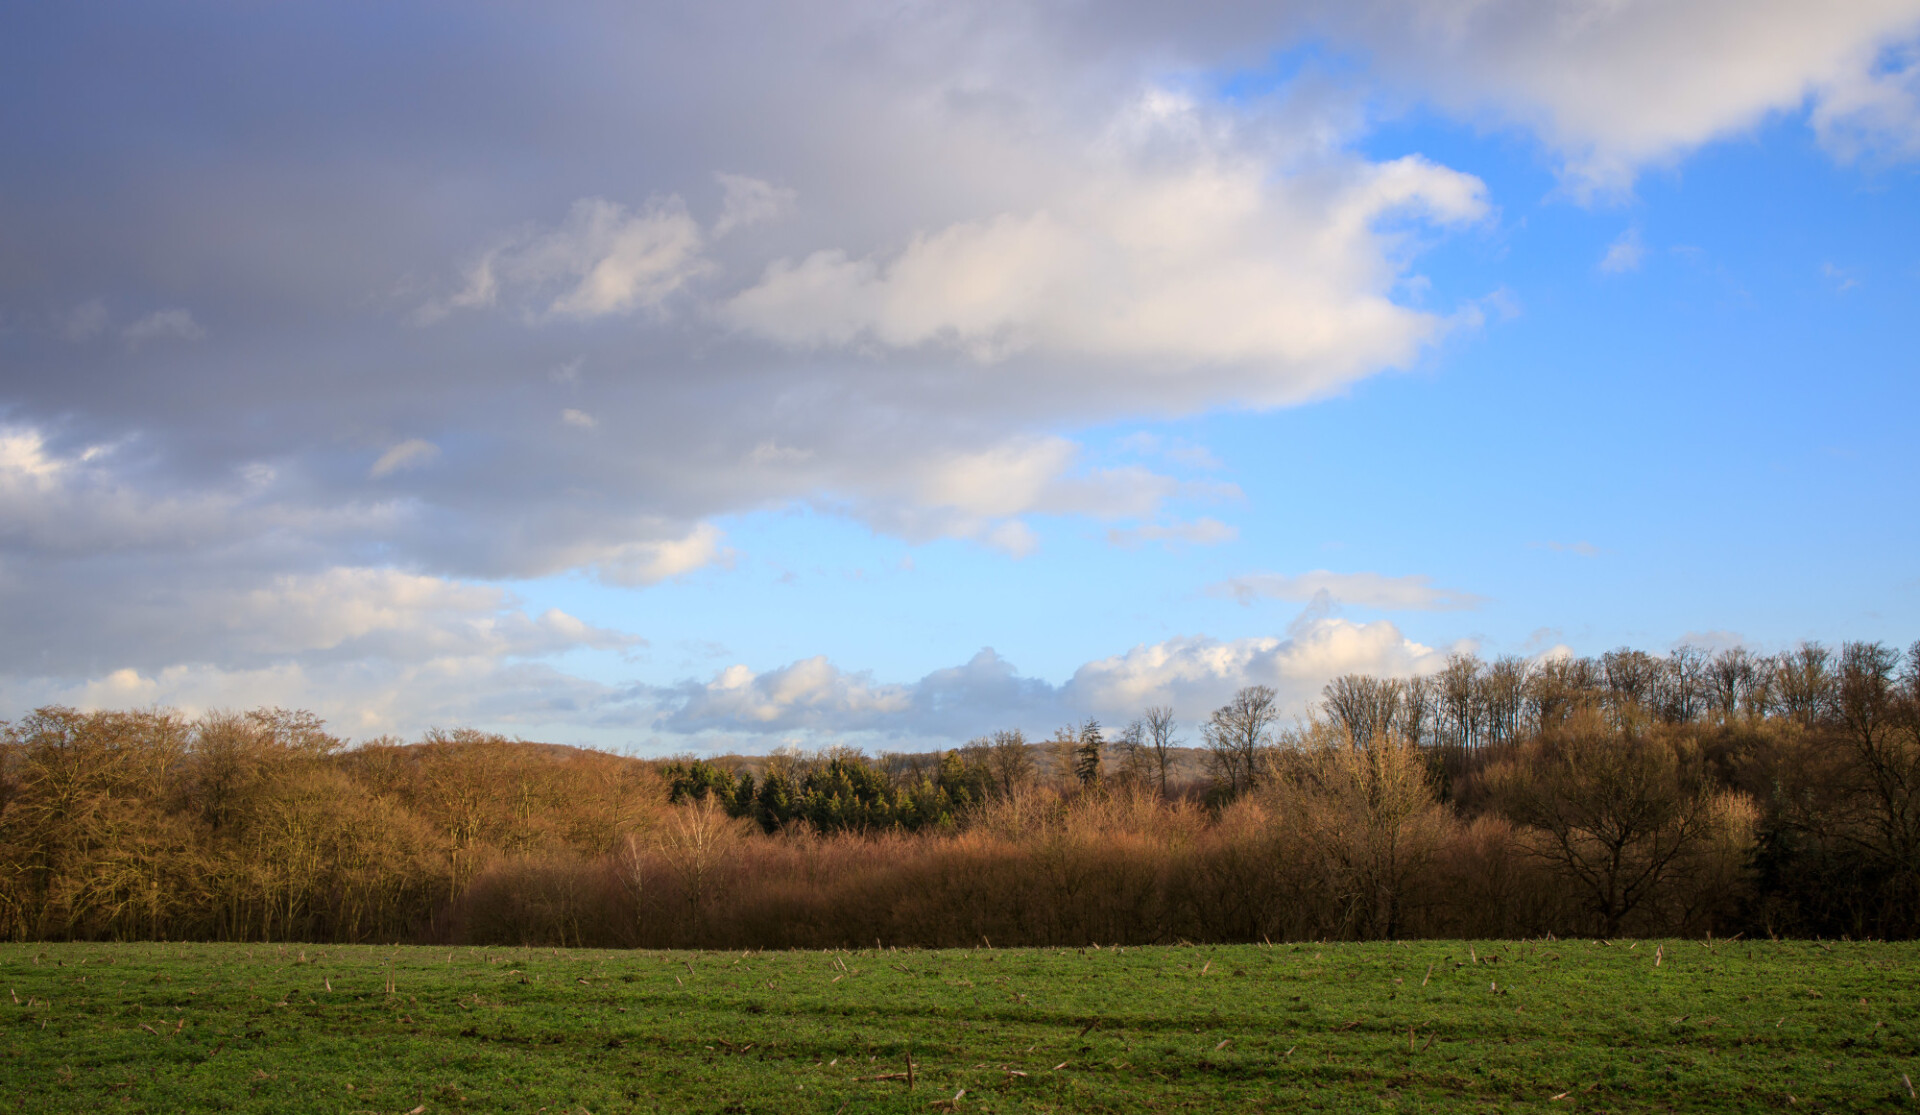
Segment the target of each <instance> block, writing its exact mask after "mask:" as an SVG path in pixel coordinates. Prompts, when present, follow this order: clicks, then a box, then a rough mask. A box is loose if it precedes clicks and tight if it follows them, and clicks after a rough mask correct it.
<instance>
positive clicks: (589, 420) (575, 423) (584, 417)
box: [560, 407, 600, 430]
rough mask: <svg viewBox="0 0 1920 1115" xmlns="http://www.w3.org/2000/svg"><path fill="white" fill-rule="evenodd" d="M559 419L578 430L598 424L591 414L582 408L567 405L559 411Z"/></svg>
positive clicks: (591, 427) (587, 428)
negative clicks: (577, 408)
mask: <svg viewBox="0 0 1920 1115" xmlns="http://www.w3.org/2000/svg"><path fill="white" fill-rule="evenodd" d="M560 421H562V422H565V423H566V424H567V425H569V426H572V427H574V428H575V429H579V430H591V429H593V428H594V427H595V426H598V425H599V424H600V423H599V421H598V420H597V419H595V418H594V416H593V415H591V414H588V413H587V412H586V411H584V410H575V409H573V408H572V407H568V408H567V409H565V410H563V411H561V412H560Z"/></svg>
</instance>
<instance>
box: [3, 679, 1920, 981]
mask: <svg viewBox="0 0 1920 1115" xmlns="http://www.w3.org/2000/svg"><path fill="white" fill-rule="evenodd" d="M1743 933H1744V934H1747V935H1750V936H1763V935H1764V936H1776V937H1778V936H1804V937H1831V938H1853V939H1872V938H1910V937H1914V936H1915V935H1916V933H1920V643H1916V644H1915V645H1914V646H1913V647H1912V648H1910V649H1909V650H1907V651H1906V652H1904V653H1902V652H1900V651H1898V650H1897V649H1895V648H1892V647H1889V646H1886V645H1884V644H1879V643H1865V642H1851V643H1845V644H1843V645H1841V646H1839V647H1838V648H1837V649H1835V648H1830V647H1827V646H1823V645H1820V644H1817V643H1806V644H1802V645H1800V646H1798V647H1796V648H1794V649H1793V650H1791V651H1788V652H1785V653H1782V654H1779V655H1772V656H1767V655H1759V654H1755V653H1752V652H1749V651H1746V650H1742V649H1730V650H1721V651H1718V652H1713V653H1709V652H1706V651H1701V650H1697V649H1694V648H1690V647H1682V648H1680V649H1677V650H1675V651H1673V652H1671V653H1668V654H1664V655H1656V654H1650V653H1647V652H1643V651H1637V650H1631V649H1624V648H1623V649H1621V650H1617V651H1613V652H1609V653H1607V654H1604V655H1601V656H1599V657H1597V658H1571V657H1563V658H1550V659H1545V660H1529V659H1521V658H1516V657H1504V658H1499V659H1496V660H1494V661H1490V662H1489V661H1484V660H1481V659H1479V658H1476V657H1474V656H1472V655H1466V654H1460V655H1455V656H1453V657H1451V658H1450V659H1449V660H1448V661H1447V664H1446V666H1445V667H1444V668H1443V669H1441V670H1439V671H1438V672H1436V673H1433V674H1430V675H1427V676H1423V677H1416V678H1411V679H1405V678H1398V679H1396V678H1377V677H1369V676H1363V675H1349V676H1345V677H1340V678H1337V679H1335V680H1334V681H1332V682H1331V683H1329V684H1328V685H1327V686H1326V687H1325V690H1324V691H1323V693H1322V695H1321V699H1320V700H1319V701H1318V703H1317V704H1316V706H1315V707H1313V708H1310V709H1306V710H1302V711H1300V712H1298V713H1296V712H1294V711H1292V710H1288V709H1286V708H1284V707H1283V706H1282V704H1281V702H1280V700H1279V698H1278V697H1277V695H1276V694H1275V692H1274V691H1273V690H1272V689H1270V688H1267V687H1264V686H1253V687H1249V688H1246V689H1242V690H1240V691H1239V692H1238V693H1236V694H1234V695H1233V697H1232V699H1231V700H1229V701H1228V702H1227V703H1226V704H1224V705H1222V706H1221V707H1219V708H1217V709H1214V710H1211V711H1210V712H1207V713H1206V714H1204V716H1202V717H1199V718H1197V719H1195V720H1187V721H1182V720H1179V719H1177V718H1176V715H1175V710H1173V709H1170V708H1165V707H1157V708H1150V709H1145V710H1142V713H1141V715H1140V716H1139V718H1138V719H1137V720H1134V721H1133V722H1131V723H1128V724H1125V725H1114V726H1103V725H1101V724H1098V723H1095V722H1093V721H1087V722H1085V723H1080V724H1075V725H1070V726H1066V727H1062V728H1060V729H1059V730H1057V731H1055V732H1054V733H1053V735H1052V736H1051V737H1047V738H1034V739H1029V738H1028V737H1027V736H1026V735H1025V734H1023V732H1022V731H1019V730H1015V729H1008V730H1005V731H1000V732H995V733H993V734H991V735H989V736H986V737H982V738H980V739H977V740H974V741H972V742H970V743H968V744H966V745H965V746H963V747H958V748H955V749H952V750H949V751H945V752H942V753H937V754H883V755H880V756H877V757H875V756H869V755H867V754H864V753H862V752H859V751H856V750H853V749H849V748H829V749H826V750H824V751H821V752H818V753H814V754H798V753H777V754H774V755H771V756H755V757H745V756H727V757H720V758H713V757H707V758H693V757H682V758H676V759H670V760H646V759H638V758H633V757H630V756H623V755H618V754H612V753H606V752H597V751H589V750H582V749H578V748H572V747H562V746H555V745H548V744H540V743H529V742H525V741H519V740H512V739H507V738H502V737H499V736H494V735H489V734H485V733H481V732H477V731H472V730H453V731H432V732H428V733H427V734H425V735H424V736H423V737H422V738H420V739H419V740H417V741H414V742H410V743H409V742H403V741H399V740H395V739H377V740H371V741H365V742H361V743H358V744H355V745H352V746H349V745H348V744H347V743H346V742H345V741H343V740H341V739H339V738H338V737H336V736H334V735H332V734H329V733H328V732H327V730H326V725H325V724H324V723H323V722H321V721H320V720H319V719H318V718H316V717H314V716H313V715H311V714H308V713H303V712H290V711H286V710H280V709H260V710H254V711H251V712H245V713H237V712H217V713H209V714H206V715H203V716H199V717H197V718H187V717H184V716H182V715H179V714H176V713H173V712H170V711H167V710H135V711H94V712H82V711H77V710H74V709H70V708H62V707H47V708H42V709H39V710H37V711H35V712H33V713H31V714H30V715H27V716H24V717H21V718H20V719H18V720H17V721H14V722H11V723H8V724H6V725H5V729H4V733H3V734H0V937H3V938H6V939H12V940H132V939H144V940H209V941H307V942H418V943H443V942H460V943H472V944H483V943H484V944H516V945H518V944H526V945H533V944H539V945H558V946H612V947H625V946H646V947H697V948H721V947H732V948H741V947H766V948H775V947H843V946H851V945H872V944H874V943H876V942H879V943H881V944H884V945H896V946H909V945H919V946H939V945H949V946H951V945H971V944H976V943H981V942H988V943H991V944H995V945H1009V946H1011V945H1027V944H1031V945H1086V944H1092V943H1101V944H1147V943H1171V942H1179V941H1189V942H1201V941H1210V942H1234V941H1242V942H1244V941H1262V940H1273V941H1280V940H1285V939H1294V940H1300V939H1316V940H1317V939H1361V940H1364V939H1405V938H1416V937H1522V936H1527V937H1539V936H1545V935H1548V934H1556V935H1561V936H1568V935H1594V936H1604V937H1614V936H1646V935H1693V936H1701V935H1708V934H1710V935H1713V936H1716V937H1732V936H1736V935H1738V934H1743Z"/></svg>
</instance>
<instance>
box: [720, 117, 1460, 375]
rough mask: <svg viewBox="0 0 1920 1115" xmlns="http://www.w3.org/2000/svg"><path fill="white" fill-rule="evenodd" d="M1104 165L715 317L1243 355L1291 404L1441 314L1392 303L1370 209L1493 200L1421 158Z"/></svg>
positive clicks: (802, 341) (1018, 346) (885, 343)
mask: <svg viewBox="0 0 1920 1115" xmlns="http://www.w3.org/2000/svg"><path fill="white" fill-rule="evenodd" d="M1185 111H1188V112H1193V111H1197V110H1192V109H1188V110H1185ZM1099 171H1104V173H1100V172H1098V171H1096V173H1095V174H1092V175H1089V180H1088V181H1087V182H1086V183H1085V184H1084V185H1082V186H1080V187H1079V188H1078V189H1076V190H1073V191H1069V192H1067V193H1065V194H1064V195H1062V196H1059V197H1057V198H1051V199H1047V200H1048V202H1049V205H1048V208H1046V209H1042V210H1037V211H1033V212H1027V213H1003V214H998V215H995V216H993V217H990V218H986V219H982V220H973V221H965V222H959V223H955V224H950V225H947V226H944V227H941V228H936V229H929V230H923V231H918V232H916V233H915V234H914V236H913V238H912V239H911V240H910V242H909V243H908V244H907V245H906V247H904V248H903V249H901V250H899V251H897V252H891V253H885V254H879V253H876V254H868V255H864V256H853V255H850V254H849V253H848V252H847V251H845V250H844V249H840V248H832V249H822V250H820V251H816V252H814V253H812V254H810V255H808V256H806V257H805V258H803V259H799V260H792V259H781V260H776V261H775V262H774V263H772V264H771V265H769V267H768V268H767V271H766V274H765V275H764V276H763V277H762V279H761V281H760V282H759V284H757V285H756V286H753V287H751V288H749V289H747V290H745V291H742V292H741V293H739V294H737V295H735V296H734V297H733V298H732V299H731V300H730V301H729V302H728V303H727V304H726V307H725V310H724V314H725V317H726V319H727V320H729V321H730V322H732V323H733V324H734V325H736V326H737V327H738V328H740V329H743V330H745V331H747V332H750V333H754V334H757V335H759V336H763V337H766V338H768V339H770V340H773V341H776V342H779V343H781V344H785V345H791V346H794V347H800V348H818V347H847V346H854V347H858V346H862V345H878V346H881V347H883V348H895V349H906V348H916V347H921V346H929V345H932V346H938V347H944V348H950V349H953V350H956V351H958V352H961V353H964V354H965V355H966V356H968V357H969V358H971V359H973V360H976V361H981V362H996V361H1000V360H1004V359H1006V358H1008V357H1010V356H1012V355H1014V354H1018V353H1024V352H1034V353H1041V354H1049V355H1055V356H1070V357H1092V358H1097V359H1102V360H1109V361H1111V360H1127V361H1139V362H1142V363H1144V364H1147V365H1149V366H1158V367H1183V366H1190V365H1193V364H1201V365H1226V366H1238V367H1244V368H1246V369H1247V371H1246V372H1245V374H1244V375H1243V376H1242V377H1240V378H1237V379H1235V380H1234V381H1232V383H1231V386H1229V387H1227V388H1226V389H1227V390H1228V391H1231V392H1233V393H1235V394H1238V395H1241V396H1242V397H1243V398H1245V399H1247V400H1248V401H1256V402H1266V403H1271V402H1282V401H1290V400H1293V399H1298V398H1301V397H1304V396H1307V395H1311V394H1314V393H1317V392H1318V391H1320V390H1324V389H1325V388H1326V387H1328V386H1331V385H1334V384H1338V383H1340V382H1342V381H1344V380H1347V379H1350V378H1353V377H1355V376H1357V375H1363V374H1366V373H1368V372H1371V371H1374V370H1377V369H1379V368H1382V367H1386V366H1392V365H1401V364H1405V363H1407V362H1409V361H1410V360H1411V359H1412V358H1413V357H1414V356H1415V355H1416V354H1417V353H1418V352H1419V350H1420V348H1421V347H1422V346H1423V345H1425V344H1427V343H1430V342H1431V341H1432V340H1434V339H1435V338H1436V337H1438V336H1439V335H1440V334H1441V333H1442V332H1443V331H1444V330H1445V328H1446V327H1447V323H1446V322H1445V321H1444V320H1442V319H1439V318H1436V317H1435V316H1434V315H1431V314H1428V313H1423V312H1420V311H1416V310H1413V309H1410V308H1408V307H1405V306H1402V305H1399V304H1397V303H1395V302H1393V301H1391V300H1390V299H1389V297H1388V291H1389V289H1390V287H1391V286H1392V285H1393V282H1394V280H1395V279H1396V278H1397V277H1398V276H1397V274H1396V271H1395V269H1394V268H1392V267H1390V266H1386V265H1384V256H1385V252H1386V248H1385V244H1384V243H1383V241H1382V238H1381V234H1380V233H1379V231H1378V227H1377V226H1378V224H1379V222H1380V221H1382V220H1383V219H1384V218H1386V217H1388V216H1390V215H1393V214H1396V213H1415V214H1418V215H1420V216H1422V217H1424V218H1427V219H1431V220H1434V221H1437V222H1440V223H1442V224H1458V223H1463V222H1468V221H1473V220H1477V219H1478V218H1480V217H1481V216H1483V215H1484V214H1485V213H1486V211H1487V204H1486V198H1485V189H1484V187H1483V186H1482V184H1481V183H1480V182H1479V180H1478V179H1475V178H1473V177H1472V176H1470V175H1465V174H1461V173H1459V172H1458V171H1454V170H1450V169H1447V168H1445V167H1441V166H1438V165H1436V164H1433V163H1430V162H1428V161H1426V160H1424V159H1421V158H1418V157H1415V156H1408V157H1406V158H1402V159H1397V160H1394V161H1391V162H1387V163H1383V164H1378V165H1358V166H1354V167H1351V168H1349V169H1348V170H1347V172H1346V173H1344V174H1341V175H1339V176H1337V178H1336V180H1334V181H1331V182H1323V181H1298V182H1294V181H1288V180H1285V179H1282V180H1280V181H1279V182H1278V183H1276V182H1275V181H1274V179H1273V177H1272V174H1271V168H1270V167H1268V166H1266V165H1264V164H1263V163H1261V162H1260V161H1258V160H1255V159H1249V158H1245V157H1234V156H1230V155H1227V154H1225V153H1218V152H1213V151H1202V152H1199V153H1197V154H1196V155H1195V157H1194V158H1193V160H1192V161H1190V162H1188V163H1186V164H1185V165H1182V166H1180V167H1178V168H1177V169H1175V170H1172V171H1168V170H1166V169H1162V168H1154V167H1140V166H1130V165H1126V164H1124V163H1122V164H1120V165H1113V166H1108V167H1102V168H1099Z"/></svg>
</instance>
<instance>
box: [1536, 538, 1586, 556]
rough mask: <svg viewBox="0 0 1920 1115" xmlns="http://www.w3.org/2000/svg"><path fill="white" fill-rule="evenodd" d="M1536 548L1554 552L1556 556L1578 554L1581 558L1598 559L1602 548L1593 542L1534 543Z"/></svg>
mask: <svg viewBox="0 0 1920 1115" xmlns="http://www.w3.org/2000/svg"><path fill="white" fill-rule="evenodd" d="M1531 545H1532V546H1533V547H1535V548H1541V549H1548V550H1552V551H1553V552H1554V553H1556V554H1577V555H1579V556H1580V557H1598V556H1599V555H1600V547H1598V546H1596V545H1594V544H1593V543H1591V542H1585V541H1582V542H1534V543H1531Z"/></svg>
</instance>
